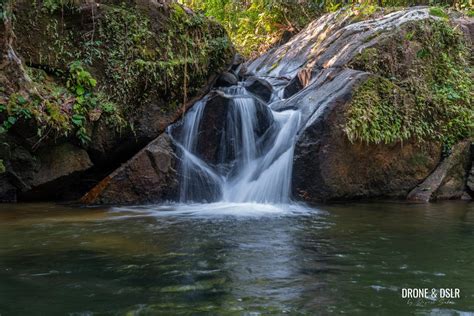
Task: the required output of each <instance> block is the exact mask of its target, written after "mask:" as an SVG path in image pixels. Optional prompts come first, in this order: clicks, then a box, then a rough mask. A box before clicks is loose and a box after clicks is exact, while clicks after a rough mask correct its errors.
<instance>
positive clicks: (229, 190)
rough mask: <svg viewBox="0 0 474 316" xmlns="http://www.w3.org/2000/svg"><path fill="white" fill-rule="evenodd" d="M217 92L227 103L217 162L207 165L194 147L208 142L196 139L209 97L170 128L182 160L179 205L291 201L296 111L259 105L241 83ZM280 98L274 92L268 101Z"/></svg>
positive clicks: (258, 101)
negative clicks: (278, 110) (221, 94)
mask: <svg viewBox="0 0 474 316" xmlns="http://www.w3.org/2000/svg"><path fill="white" fill-rule="evenodd" d="M221 93H223V95H224V96H225V97H226V98H227V99H228V100H230V102H229V104H228V109H227V113H226V116H225V122H219V123H222V124H221V126H222V130H221V131H220V140H219V143H218V147H217V148H218V150H217V158H216V161H215V162H209V161H206V159H205V158H204V157H203V155H202V154H201V153H200V151H199V148H198V147H200V146H198V143H199V142H200V141H201V142H202V141H205V142H208V141H211V140H207V139H205V140H202V139H200V137H203V136H202V135H201V129H202V128H209V127H208V126H203V124H205V122H204V121H203V117H204V115H205V109H206V106H207V105H208V101H209V99H208V98H209V95H208V96H206V97H205V98H204V99H202V100H200V101H198V102H197V103H196V104H195V105H194V106H193V108H192V109H191V110H190V111H189V112H188V113H187V114H186V115H185V117H184V118H183V120H182V121H181V122H179V123H177V124H175V125H173V126H171V127H170V128H169V129H168V133H169V134H170V136H171V137H172V138H173V140H174V142H175V144H176V146H177V148H178V152H179V155H180V161H181V162H180V166H179V174H180V202H219V201H220V202H238V203H241V202H256V203H288V202H290V195H291V175H292V166H293V151H294V144H295V142H296V140H295V138H296V134H297V131H298V126H299V124H300V113H299V111H295V110H287V111H282V112H276V111H273V110H272V109H271V102H270V104H266V105H263V104H262V102H261V101H260V100H259V99H258V98H255V96H253V95H252V94H251V93H250V92H249V91H247V89H246V88H245V87H244V86H243V85H242V83H239V84H238V85H236V86H232V87H228V88H222V89H221ZM281 95H282V93H281V91H280V90H277V91H274V92H273V95H272V98H271V100H280V96H281ZM222 106H223V105H222ZM263 121H265V122H263ZM263 125H265V126H263ZM262 127H265V130H263V131H262Z"/></svg>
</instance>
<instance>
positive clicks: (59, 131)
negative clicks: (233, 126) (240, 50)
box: [0, 0, 234, 200]
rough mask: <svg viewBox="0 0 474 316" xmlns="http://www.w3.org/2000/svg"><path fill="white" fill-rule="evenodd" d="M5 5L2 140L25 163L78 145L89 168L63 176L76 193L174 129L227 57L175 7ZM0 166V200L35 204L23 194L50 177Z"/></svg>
mask: <svg viewBox="0 0 474 316" xmlns="http://www.w3.org/2000/svg"><path fill="white" fill-rule="evenodd" d="M6 5H7V7H6V8H7V9H8V10H9V12H8V13H7V14H5V16H6V17H10V16H14V17H15V19H14V20H11V19H8V18H6V19H2V22H1V24H0V49H1V51H0V53H1V56H0V57H1V60H0V84H1V86H2V87H1V89H0V123H1V124H0V125H2V126H6V125H8V131H7V132H6V133H7V134H8V137H7V141H6V142H7V144H8V145H11V147H21V148H23V149H24V150H25V151H26V152H28V155H30V156H31V157H33V158H32V159H31V161H33V160H34V161H39V160H40V158H41V157H39V156H40V155H39V153H40V152H43V151H48V150H50V149H51V148H54V147H55V146H57V145H59V146H61V145H63V144H69V145H71V146H77V147H81V148H82V149H83V150H85V152H86V154H87V155H88V159H89V158H90V161H91V163H93V165H94V168H83V170H82V171H77V172H74V173H71V175H70V177H69V176H68V177H69V178H70V179H71V180H72V179H73V178H74V181H76V182H77V185H76V187H75V188H71V189H72V190H74V191H78V192H77V193H79V194H82V193H84V191H83V190H85V191H87V190H88V189H90V187H91V186H93V185H94V184H96V183H97V182H98V181H100V179H102V178H103V177H104V175H106V174H109V173H110V172H112V171H113V170H114V169H116V168H117V167H118V166H120V164H121V163H123V162H125V161H127V160H128V159H129V158H131V157H132V156H133V155H134V154H135V153H137V152H138V151H139V150H140V149H141V148H143V147H144V146H146V144H148V143H149V142H150V141H152V140H153V139H155V138H156V137H157V136H159V135H160V134H161V133H162V132H163V131H164V130H165V129H166V127H167V126H168V125H170V124H171V123H173V122H175V121H177V120H178V119H179V118H180V117H181V116H182V115H183V113H184V112H185V111H186V110H187V109H188V108H189V107H190V106H191V105H192V104H193V103H194V102H195V101H196V100H198V99H199V98H201V97H202V96H203V95H204V94H205V93H207V92H208V91H209V89H210V88H211V87H212V86H213V84H214V81H215V79H216V78H217V77H218V75H219V73H221V72H222V71H224V70H226V69H227V68H228V67H229V66H230V65H231V63H232V58H233V55H234V52H233V48H232V45H231V43H230V40H229V39H228V37H227V34H226V32H225V30H224V29H223V28H222V27H221V26H220V25H218V24H217V23H216V22H214V21H211V20H209V19H206V18H205V17H204V16H202V15H200V14H197V13H193V12H192V11H190V10H188V9H187V8H185V7H183V6H181V5H180V4H177V3H176V2H174V1H168V0H158V1H157V0H131V1H114V0H79V1H67V2H64V3H63V5H59V2H57V1H28V0H19V1H6ZM10 10H11V11H13V12H10ZM171 42H172V43H173V44H172V45H170V43H171ZM7 105H8V106H7ZM4 122H6V124H3V123H4ZM9 125H13V126H11V127H10V126H9ZM3 132H5V131H4V130H3V127H2V130H1V131H0V134H1V133H3ZM10 141H11V143H10ZM0 161H3V163H4V164H5V165H7V172H6V174H8V176H7V175H2V180H1V183H2V185H1V186H0V196H3V195H5V196H7V197H8V196H9V197H11V196H12V194H11V192H13V191H15V190H13V189H12V188H15V189H16V191H19V192H23V193H22V194H21V195H20V197H21V198H25V199H27V198H32V199H36V198H37V196H39V195H38V194H39V193H38V194H36V193H34V194H33V192H32V194H29V193H28V191H29V190H32V188H35V187H36V182H42V180H41V179H40V177H42V175H43V174H52V173H54V170H49V169H47V167H46V166H47V164H39V166H40V167H39V168H40V170H36V171H34V172H33V171H31V172H30V173H29V174H28V179H26V180H25V179H23V176H22V174H23V173H25V171H24V170H25V167H20V166H19V165H17V164H16V163H15V162H14V161H11V162H10V161H9V158H8V157H7V156H0ZM45 168H46V169H45ZM26 169H27V170H29V169H28V168H26ZM31 170H33V169H31ZM85 171H86V172H85ZM15 175H17V176H15ZM31 177H33V178H34V177H39V178H37V179H30V178H31ZM18 180H21V181H18ZM31 181H33V182H34V185H33V182H31ZM35 181H36V182H35ZM30 182H31V183H30ZM22 183H25V185H23V184H22ZM55 183H56V181H52V182H51V186H52V188H54V185H55ZM48 190H49V189H48ZM61 191H62V190H58V192H61ZM65 191H66V190H65ZM69 193H71V192H69ZM47 196H48V195H47ZM66 196H67V197H66ZM69 197H70V195H69V194H66V195H61V194H58V195H57V196H55V198H69ZM14 199H15V198H6V200H14Z"/></svg>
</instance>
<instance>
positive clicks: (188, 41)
mask: <svg viewBox="0 0 474 316" xmlns="http://www.w3.org/2000/svg"><path fill="white" fill-rule="evenodd" d="M163 23H165V25H166V27H164V28H163V30H162V31H161V32H159V34H158V36H156V35H155V33H153V32H152V27H151V24H150V20H149V19H148V16H147V15H145V14H143V13H142V12H139V11H137V10H135V9H130V8H129V7H113V8H110V9H108V10H107V13H106V14H105V16H104V17H103V19H101V20H100V21H99V22H98V26H97V34H96V37H95V44H94V43H92V45H89V46H85V47H84V49H83V51H84V53H85V54H84V55H85V56H88V57H89V58H87V60H90V61H91V63H93V62H94V61H97V60H98V59H99V60H101V61H103V62H104V65H103V68H104V70H105V75H106V78H107V82H106V85H107V92H108V93H109V95H110V97H111V98H112V99H115V100H121V102H123V103H124V104H127V105H128V106H129V108H128V110H129V111H131V110H133V108H130V106H132V105H134V106H138V105H139V104H140V103H142V102H148V101H150V100H151V101H156V99H158V98H160V99H164V100H167V101H168V102H169V104H171V103H172V101H173V100H183V93H184V91H186V90H187V94H189V95H191V94H192V93H194V92H196V91H195V90H197V89H199V88H200V86H202V85H203V84H204V82H205V80H207V78H208V77H209V75H210V74H211V73H212V72H213V71H215V70H217V69H216V68H217V67H220V65H222V64H224V63H225V62H227V59H228V56H229V55H230V54H229V53H230V50H231V47H232V46H231V43H230V42H229V41H228V39H227V36H226V34H225V33H223V32H220V33H219V32H217V31H216V30H218V29H219V28H218V26H217V25H215V24H214V23H209V21H207V20H205V17H204V16H203V15H199V14H196V15H190V14H188V13H187V12H186V11H185V10H184V9H183V8H182V7H181V6H180V5H178V4H172V6H171V10H170V15H169V16H168V17H167V20H166V21H163ZM100 47H107V49H105V50H103V49H100ZM191 80H193V84H192V85H188V84H185V83H186V82H188V83H189V82H190V81H191ZM185 86H186V87H185ZM137 96H140V99H139V100H137V99H136V97H137ZM162 110H163V111H165V112H166V111H168V110H175V108H174V107H172V106H169V107H163V108H162Z"/></svg>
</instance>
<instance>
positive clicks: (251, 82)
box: [245, 77, 273, 102]
mask: <svg viewBox="0 0 474 316" xmlns="http://www.w3.org/2000/svg"><path fill="white" fill-rule="evenodd" d="M245 88H246V89H247V90H248V91H249V92H251V93H253V94H254V95H255V96H257V97H258V98H260V99H261V100H262V101H263V102H268V101H270V99H271V97H272V92H273V87H272V85H271V84H269V83H268V82H267V81H265V80H263V79H261V78H257V77H249V78H248V79H247V80H246V81H245Z"/></svg>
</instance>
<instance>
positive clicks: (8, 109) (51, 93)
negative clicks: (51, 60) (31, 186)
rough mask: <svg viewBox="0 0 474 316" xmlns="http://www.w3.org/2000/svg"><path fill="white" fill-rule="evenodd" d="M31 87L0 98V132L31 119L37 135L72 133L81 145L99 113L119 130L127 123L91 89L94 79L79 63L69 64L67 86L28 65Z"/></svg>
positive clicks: (114, 108)
mask: <svg viewBox="0 0 474 316" xmlns="http://www.w3.org/2000/svg"><path fill="white" fill-rule="evenodd" d="M28 70H29V74H30V77H31V78H32V79H33V84H34V89H32V91H34V92H32V93H30V94H26V93H23V94H20V93H13V94H11V95H10V96H9V97H8V98H7V99H5V100H3V101H2V99H0V117H1V118H2V121H1V125H0V134H1V133H5V132H7V131H8V130H9V129H11V128H12V127H13V126H14V125H15V124H16V123H17V122H18V121H20V120H23V121H25V122H26V121H28V120H30V119H33V120H34V122H35V124H36V126H37V136H38V137H39V139H43V138H45V137H47V136H51V135H55V136H63V137H67V136H69V135H70V133H71V132H74V135H75V136H76V137H77V139H78V140H79V141H80V142H81V143H82V144H83V145H87V144H88V143H89V142H90V141H91V139H90V135H89V132H88V126H89V125H90V124H91V123H92V122H94V121H97V120H98V119H99V118H100V117H101V115H102V114H104V116H105V120H106V122H107V123H108V124H109V126H112V127H114V128H116V129H121V128H122V127H124V126H125V125H126V122H125V120H124V119H123V117H122V116H121V114H120V112H119V111H118V109H117V107H116V106H115V104H113V103H112V102H110V101H109V100H108V99H106V98H105V97H104V94H103V93H101V92H98V93H96V92H95V91H94V88H95V86H96V84H97V81H96V80H95V79H94V78H93V77H92V75H91V74H90V73H89V72H88V71H86V70H85V69H84V67H83V65H82V64H81V63H80V62H77V61H76V62H73V63H71V64H70V66H69V71H68V75H67V78H65V81H66V83H67V84H66V87H67V88H64V87H63V86H61V85H58V84H57V83H56V82H55V81H54V80H53V79H52V78H50V77H48V76H47V75H46V73H45V72H44V71H42V70H39V69H34V68H29V69H28Z"/></svg>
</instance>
